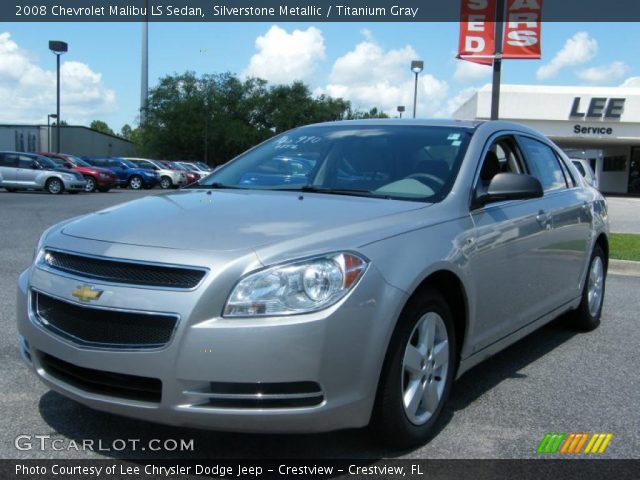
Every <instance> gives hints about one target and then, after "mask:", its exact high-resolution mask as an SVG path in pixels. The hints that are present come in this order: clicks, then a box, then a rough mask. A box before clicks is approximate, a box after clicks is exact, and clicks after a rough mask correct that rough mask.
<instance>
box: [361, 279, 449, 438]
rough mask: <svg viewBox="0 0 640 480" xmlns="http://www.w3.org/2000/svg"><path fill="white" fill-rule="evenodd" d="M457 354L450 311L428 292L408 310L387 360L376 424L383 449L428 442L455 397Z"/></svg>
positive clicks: (436, 294) (376, 411)
mask: <svg viewBox="0 0 640 480" xmlns="http://www.w3.org/2000/svg"><path fill="white" fill-rule="evenodd" d="M455 352H456V343H455V332H454V327H453V316H452V314H451V311H450V309H449V306H448V305H447V303H446V301H445V300H444V298H443V297H442V295H441V294H440V293H439V292H437V291H436V290H433V289H427V290H425V291H424V292H422V294H420V295H419V296H417V297H415V298H414V299H413V300H411V303H410V304H409V305H407V307H406V308H405V311H404V312H403V314H402V316H401V318H400V320H399V323H398V326H397V327H396V331H395V332H394V334H393V337H392V339H391V343H390V345H389V351H388V353H387V358H386V359H385V365H384V367H383V371H382V375H381V379H380V385H379V387H378V395H377V398H376V406H375V408H374V413H373V418H372V426H373V428H374V429H375V430H376V431H377V433H378V434H380V436H381V439H383V441H384V442H385V443H389V444H390V445H393V446H395V447H411V446H415V445H419V444H422V443H424V442H426V441H427V440H429V438H430V437H431V435H432V434H433V429H434V426H435V424H436V422H437V420H438V417H439V416H440V412H441V411H442V408H443V405H444V403H445V402H446V400H447V398H448V396H449V392H450V391H451V385H452V383H453V375H454V370H455V358H456V357H455V355H456V353H455Z"/></svg>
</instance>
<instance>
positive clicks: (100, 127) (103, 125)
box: [89, 120, 115, 135]
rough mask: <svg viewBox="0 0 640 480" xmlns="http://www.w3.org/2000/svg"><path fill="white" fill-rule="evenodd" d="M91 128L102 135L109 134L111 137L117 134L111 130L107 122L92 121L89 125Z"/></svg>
mask: <svg viewBox="0 0 640 480" xmlns="http://www.w3.org/2000/svg"><path fill="white" fill-rule="evenodd" d="M89 128H91V129H92V130H97V131H99V132H102V133H108V134H109V135H115V133H113V130H111V128H109V125H107V122H103V121H102V120H94V121H92V122H91V123H90V124H89Z"/></svg>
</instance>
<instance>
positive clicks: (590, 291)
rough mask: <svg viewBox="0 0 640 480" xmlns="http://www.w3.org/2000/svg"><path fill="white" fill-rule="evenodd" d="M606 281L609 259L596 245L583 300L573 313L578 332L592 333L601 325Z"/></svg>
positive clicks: (583, 292)
mask: <svg viewBox="0 0 640 480" xmlns="http://www.w3.org/2000/svg"><path fill="white" fill-rule="evenodd" d="M606 280H607V259H606V257H605V255H604V251H603V250H602V248H601V247H600V245H596V246H595V247H594V249H593V252H592V254H591V260H590V261H589V270H588V271H587V278H586V280H585V282H584V287H583V290H582V300H581V301H580V305H579V306H578V308H577V309H575V310H574V311H573V312H572V313H571V320H572V323H573V326H574V327H575V328H576V329H577V330H582V331H584V332H590V331H591V330H595V329H596V328H598V325H600V316H601V315H602V306H603V303H604V292H605V286H606Z"/></svg>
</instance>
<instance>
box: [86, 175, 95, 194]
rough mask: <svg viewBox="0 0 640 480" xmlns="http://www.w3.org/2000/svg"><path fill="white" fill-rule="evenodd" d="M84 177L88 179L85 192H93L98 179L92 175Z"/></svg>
mask: <svg viewBox="0 0 640 480" xmlns="http://www.w3.org/2000/svg"><path fill="white" fill-rule="evenodd" d="M84 179H85V180H86V181H87V184H86V185H85V187H84V191H85V192H93V191H95V189H96V179H95V178H93V177H92V176H90V175H87V176H86V177H84Z"/></svg>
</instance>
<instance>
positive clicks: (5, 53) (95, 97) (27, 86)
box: [0, 32, 117, 124]
mask: <svg viewBox="0 0 640 480" xmlns="http://www.w3.org/2000/svg"><path fill="white" fill-rule="evenodd" d="M60 88H61V92H60V97H61V113H62V119H63V120H64V121H66V122H68V123H70V124H78V123H80V124H86V123H88V122H89V121H91V120H93V119H95V118H100V117H101V116H104V115H105V114H108V113H111V112H114V111H115V110H116V109H117V106H116V95H115V92H114V91H113V90H110V89H108V88H107V87H106V86H105V85H104V83H103V81H102V76H101V74H100V73H96V72H94V71H93V70H91V68H90V67H89V66H88V65H86V64H84V63H81V62H75V61H63V62H62V64H61V68H60ZM0 105H2V108H0V122H8V123H44V122H46V120H47V114H48V113H51V112H53V111H55V105H56V74H55V70H45V69H43V68H41V67H40V66H38V65H37V64H36V63H35V62H34V60H33V58H32V57H31V55H30V54H29V53H28V52H26V51H24V50H22V49H21V48H20V47H19V46H18V44H17V43H16V42H15V41H14V40H12V39H11V34H10V33H8V32H4V33H0Z"/></svg>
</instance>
